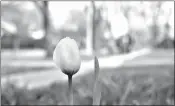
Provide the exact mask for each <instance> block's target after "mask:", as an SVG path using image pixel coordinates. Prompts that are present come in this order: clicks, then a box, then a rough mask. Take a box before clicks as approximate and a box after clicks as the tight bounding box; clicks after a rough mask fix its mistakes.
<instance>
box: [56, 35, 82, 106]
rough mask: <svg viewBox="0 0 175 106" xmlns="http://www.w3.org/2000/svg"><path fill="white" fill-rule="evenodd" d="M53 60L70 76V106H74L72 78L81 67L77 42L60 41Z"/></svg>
mask: <svg viewBox="0 0 175 106" xmlns="http://www.w3.org/2000/svg"><path fill="white" fill-rule="evenodd" d="M53 60H54V62H55V63H56V65H57V66H59V67H60V69H61V71H62V72H63V73H64V74H66V75H68V86H69V105H73V91H72V76H73V75H74V74H75V73H77V72H78V71H79V69H80V65H81V59H80V53H79V48H78V45H77V43H76V41H75V40H73V39H71V38H69V37H66V38H64V39H62V40H60V42H59V43H58V44H57V46H56V48H55V50H54V53H53Z"/></svg>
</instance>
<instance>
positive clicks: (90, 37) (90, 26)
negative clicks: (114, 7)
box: [86, 1, 96, 55]
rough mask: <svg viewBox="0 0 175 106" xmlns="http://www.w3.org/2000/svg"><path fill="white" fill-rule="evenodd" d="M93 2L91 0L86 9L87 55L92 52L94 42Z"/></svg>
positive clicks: (94, 8)
mask: <svg viewBox="0 0 175 106" xmlns="http://www.w3.org/2000/svg"><path fill="white" fill-rule="evenodd" d="M95 10H96V7H95V2H94V1H91V4H90V6H89V8H88V10H87V24H86V25H87V26H86V28H87V29H86V52H87V54H88V55H91V54H93V51H94V47H95V46H94V44H95V39H94V38H95V27H94V20H95Z"/></svg>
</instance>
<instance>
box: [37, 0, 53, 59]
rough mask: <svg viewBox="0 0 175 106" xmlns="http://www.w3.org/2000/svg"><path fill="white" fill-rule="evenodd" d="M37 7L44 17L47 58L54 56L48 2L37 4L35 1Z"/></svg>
mask: <svg viewBox="0 0 175 106" xmlns="http://www.w3.org/2000/svg"><path fill="white" fill-rule="evenodd" d="M34 3H35V5H36V6H37V7H38V8H39V9H40V12H41V14H42V16H43V29H44V34H45V36H44V39H43V40H44V42H45V43H44V48H45V50H46V51H47V55H46V56H47V57H49V56H51V55H52V50H51V44H50V43H49V42H50V41H49V34H48V32H49V25H50V22H49V10H48V1H42V2H37V1H34Z"/></svg>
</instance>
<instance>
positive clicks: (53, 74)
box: [1, 48, 151, 89]
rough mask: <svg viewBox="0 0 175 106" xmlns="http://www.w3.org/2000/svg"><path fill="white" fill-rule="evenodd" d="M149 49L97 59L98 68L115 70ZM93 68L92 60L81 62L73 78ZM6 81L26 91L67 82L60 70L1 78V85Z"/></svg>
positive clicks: (148, 51)
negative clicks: (12, 82) (53, 83)
mask: <svg viewBox="0 0 175 106" xmlns="http://www.w3.org/2000/svg"><path fill="white" fill-rule="evenodd" d="M150 52H151V50H150V49H148V48H145V49H142V50H139V51H135V52H132V53H130V54H125V55H118V56H110V57H101V58H98V60H99V65H100V68H101V69H102V68H116V67H119V66H121V65H122V64H124V62H125V61H128V60H132V59H134V58H135V57H138V56H142V55H146V54H149V53H150ZM93 68H94V60H90V61H82V63H81V67H80V70H79V72H78V73H77V74H75V75H74V77H78V76H80V75H85V74H87V73H89V72H92V71H93ZM7 80H12V81H17V85H18V87H22V86H27V88H28V89H33V88H38V87H44V86H47V85H49V84H51V83H52V82H55V81H56V82H61V81H67V76H66V75H65V74H63V73H62V72H61V70H60V69H57V68H55V69H53V70H49V71H41V72H29V73H19V74H15V75H9V76H4V77H1V85H3V84H5V82H6V81H7Z"/></svg>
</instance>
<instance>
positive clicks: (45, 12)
mask: <svg viewBox="0 0 175 106" xmlns="http://www.w3.org/2000/svg"><path fill="white" fill-rule="evenodd" d="M43 3H44V8H43V29H44V32H45V33H44V34H45V36H44V48H45V50H46V57H49V56H51V54H52V52H51V50H50V49H51V46H50V44H49V35H48V31H49V14H48V1H43Z"/></svg>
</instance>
